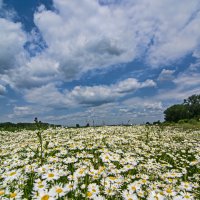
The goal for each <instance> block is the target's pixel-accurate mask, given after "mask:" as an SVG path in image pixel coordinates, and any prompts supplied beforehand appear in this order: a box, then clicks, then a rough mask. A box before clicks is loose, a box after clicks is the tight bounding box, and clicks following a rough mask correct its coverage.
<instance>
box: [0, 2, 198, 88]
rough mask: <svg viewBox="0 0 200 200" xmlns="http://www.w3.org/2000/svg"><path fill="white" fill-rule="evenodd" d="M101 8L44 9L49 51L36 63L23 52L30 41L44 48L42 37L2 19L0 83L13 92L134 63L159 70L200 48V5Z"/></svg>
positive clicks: (40, 20) (42, 25)
mask: <svg viewBox="0 0 200 200" xmlns="http://www.w3.org/2000/svg"><path fill="white" fill-rule="evenodd" d="M99 2H100V1H97V0H93V1H90V0H82V1H81V2H80V1H78V0H74V1H66V0H54V1H53V3H54V6H55V8H56V11H50V10H46V9H45V7H44V6H40V7H39V8H38V11H37V12H36V13H35V15H34V21H35V24H36V26H37V27H38V29H39V30H40V32H41V34H42V36H43V38H44V40H45V42H46V44H47V48H46V49H44V50H43V51H42V52H40V53H39V52H38V53H37V54H36V56H35V57H32V58H29V57H28V56H27V55H26V56H25V55H24V54H25V50H24V48H23V46H24V44H25V43H26V42H27V40H28V39H29V40H30V41H29V42H31V43H33V44H32V46H33V47H34V45H36V43H37V42H38V43H40V42H41V40H40V39H38V35H37V34H32V35H31V38H28V39H27V36H26V34H25V33H24V31H22V28H21V24H20V23H14V22H12V21H9V20H6V19H2V18H0V25H1V29H0V47H1V49H3V51H1V52H0V66H1V68H0V73H4V76H3V77H2V75H1V79H3V80H4V81H6V82H7V83H8V84H9V85H10V86H11V87H13V88H15V89H17V88H23V87H27V88H31V87H39V86H41V85H46V84H48V83H50V82H52V81H69V80H73V79H77V78H80V76H81V75H82V74H83V73H84V72H87V71H88V70H93V69H97V68H98V69H102V68H105V67H110V66H111V65H113V64H119V63H126V62H130V61H132V60H134V59H136V58H142V59H143V61H144V60H146V62H148V63H149V64H150V65H151V66H160V65H165V64H169V63H170V62H173V61H174V60H177V59H179V58H182V57H183V56H184V55H186V54H187V53H190V52H193V51H194V50H195V49H196V47H197V46H198V45H199V44H200V30H199V28H198V25H199V22H200V14H199V12H198V8H199V1H198V0H192V1H187V0H183V1H181V2H178V1H177V2H174V1H172V0H163V1H162V2H161V1H159V0H152V1H151V2H149V1H148V0H141V1H131V0H126V1H115V0H114V1H104V2H103V3H104V4H106V5H102V4H101V3H102V1H101V3H99ZM116 2H117V3H116ZM171 5H173V7H172V6H171ZM147 8H148V9H147ZM166 8H170V9H166ZM155 13H156V14H155ZM29 36H30V35H29ZM30 46H31V45H30ZM13 55H15V56H13ZM13 67H14V69H13Z"/></svg>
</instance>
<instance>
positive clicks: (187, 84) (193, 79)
mask: <svg viewBox="0 0 200 200" xmlns="http://www.w3.org/2000/svg"><path fill="white" fill-rule="evenodd" d="M199 77H200V73H193V72H189V71H186V72H184V73H181V74H179V75H178V77H177V78H175V79H174V80H173V82H174V84H175V88H174V89H165V90H159V93H158V95H157V96H156V98H157V99H160V100H164V101H167V100H181V101H183V99H186V98H187V97H189V96H191V95H193V94H200V79H199Z"/></svg>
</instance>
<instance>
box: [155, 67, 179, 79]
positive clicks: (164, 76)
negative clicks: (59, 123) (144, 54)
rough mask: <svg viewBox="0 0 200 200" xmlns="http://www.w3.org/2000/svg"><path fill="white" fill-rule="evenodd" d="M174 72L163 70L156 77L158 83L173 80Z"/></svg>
mask: <svg viewBox="0 0 200 200" xmlns="http://www.w3.org/2000/svg"><path fill="white" fill-rule="evenodd" d="M174 72H175V70H169V69H163V70H162V71H161V73H160V74H159V76H158V80H159V81H170V80H172V79H173V78H174Z"/></svg>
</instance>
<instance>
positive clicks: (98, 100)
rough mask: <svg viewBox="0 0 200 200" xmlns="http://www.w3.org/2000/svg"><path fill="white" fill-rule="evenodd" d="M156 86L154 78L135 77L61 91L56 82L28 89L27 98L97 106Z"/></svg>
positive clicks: (52, 103) (61, 104)
mask: <svg viewBox="0 0 200 200" xmlns="http://www.w3.org/2000/svg"><path fill="white" fill-rule="evenodd" d="M154 86H156V83H155V82H154V81H152V80H146V81H145V82H138V81H137V80H136V79H133V78H129V79H126V80H123V81H120V82H118V83H116V84H112V85H109V86H107V85H98V86H76V87H75V88H73V89H72V90H71V91H67V90H64V91H59V88H57V87H56V86H55V85H54V84H48V85H46V86H42V87H40V88H36V89H32V90H27V91H26V93H25V99H26V100H27V101H28V102H31V103H36V104H39V105H46V106H54V107H69V106H70V107H71V106H72V107H73V106H77V105H80V104H83V105H91V106H92V105H93V106H95V105H101V104H105V103H108V102H113V101H115V100H117V99H119V98H120V97H123V96H126V95H127V94H128V93H131V92H134V91H135V90H137V89H141V88H145V87H154Z"/></svg>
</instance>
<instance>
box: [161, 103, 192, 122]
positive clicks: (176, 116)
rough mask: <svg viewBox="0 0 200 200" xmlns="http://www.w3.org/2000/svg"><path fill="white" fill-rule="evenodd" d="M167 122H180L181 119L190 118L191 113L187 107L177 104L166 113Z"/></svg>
mask: <svg viewBox="0 0 200 200" xmlns="http://www.w3.org/2000/svg"><path fill="white" fill-rule="evenodd" d="M164 114H165V121H167V122H178V121H179V120H181V119H188V118H189V115H190V114H189V111H188V108H187V106H186V105H183V104H176V105H173V106H171V107H169V108H167V109H166V110H165V111H164Z"/></svg>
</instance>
